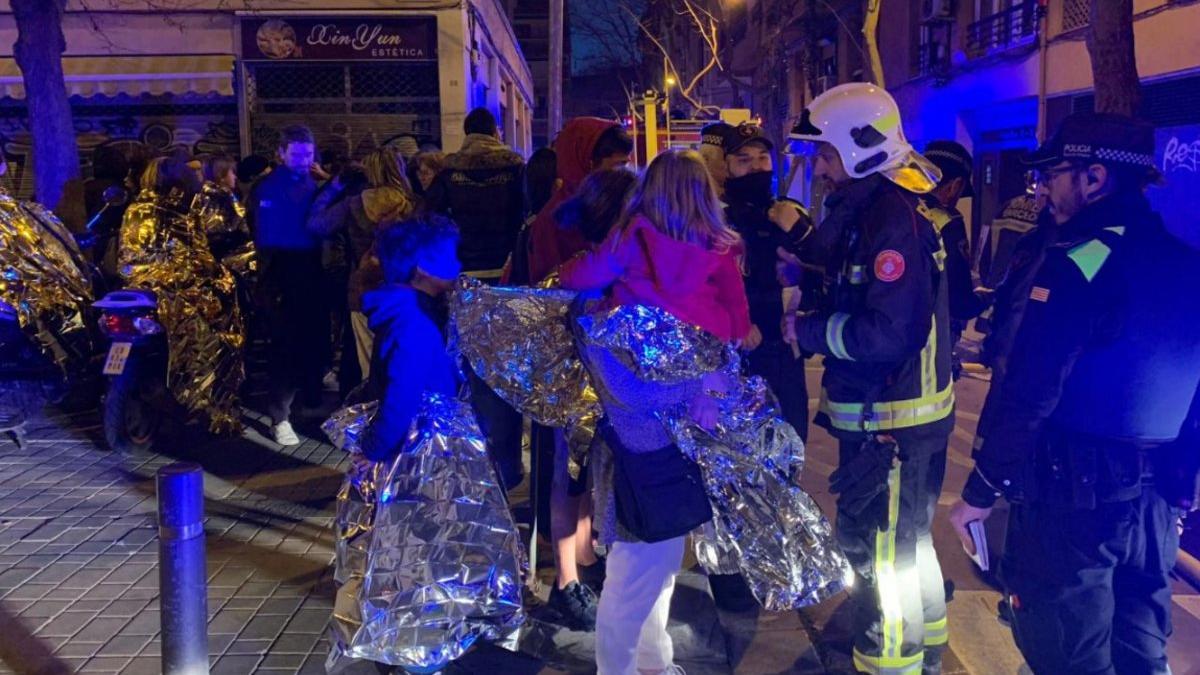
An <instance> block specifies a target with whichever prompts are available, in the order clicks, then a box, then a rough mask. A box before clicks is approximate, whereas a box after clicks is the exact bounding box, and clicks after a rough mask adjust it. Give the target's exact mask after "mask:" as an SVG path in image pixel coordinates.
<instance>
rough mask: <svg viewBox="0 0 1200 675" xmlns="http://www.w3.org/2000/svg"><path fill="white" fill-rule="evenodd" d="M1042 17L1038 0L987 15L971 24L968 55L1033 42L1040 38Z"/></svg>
mask: <svg viewBox="0 0 1200 675" xmlns="http://www.w3.org/2000/svg"><path fill="white" fill-rule="evenodd" d="M1041 20H1042V11H1041V8H1040V7H1039V4H1038V2H1037V0H1026V1H1025V2H1021V3H1019V4H1016V5H1013V6H1012V7H1010V8H1008V9H1006V10H1004V11H1003V12H997V13H996V14H992V15H991V16H985V17H983V18H981V19H980V20H978V21H976V22H974V23H972V24H971V25H970V26H968V27H967V56H969V57H970V58H977V57H980V56H986V55H988V54H993V53H996V52H1002V51H1005V50H1008V49H1011V48H1013V47H1017V46H1020V45H1024V44H1029V43H1030V42H1033V41H1034V40H1035V39H1036V38H1037V33H1038V26H1039V24H1040V22H1041Z"/></svg>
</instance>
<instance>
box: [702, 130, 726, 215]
mask: <svg viewBox="0 0 1200 675" xmlns="http://www.w3.org/2000/svg"><path fill="white" fill-rule="evenodd" d="M732 129H733V125H731V124H728V123H726V122H713V123H712V124H706V125H704V127H703V128H701V129H700V147H699V149H698V152H699V153H700V156H701V157H703V158H704V166H705V168H707V169H708V175H710V176H712V179H713V184H714V185H716V186H717V195H719V196H720V197H721V199H724V198H725V147H724V145H725V137H726V136H727V135H728V134H729V131H730V130H732Z"/></svg>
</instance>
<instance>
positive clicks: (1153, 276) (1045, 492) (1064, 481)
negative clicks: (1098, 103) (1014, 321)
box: [951, 114, 1200, 675]
mask: <svg viewBox="0 0 1200 675" xmlns="http://www.w3.org/2000/svg"><path fill="white" fill-rule="evenodd" d="M1030 162H1031V163H1032V164H1034V165H1035V166H1036V167H1037V170H1038V172H1039V174H1040V176H1039V181H1038V182H1039V184H1040V186H1041V187H1040V189H1041V190H1042V191H1043V192H1044V193H1045V194H1046V196H1047V198H1048V201H1049V209H1050V213H1051V215H1052V216H1053V217H1054V220H1055V222H1056V223H1058V226H1059V232H1058V241H1057V243H1056V244H1055V245H1054V246H1052V247H1050V248H1049V249H1048V250H1047V251H1046V254H1045V259H1044V260H1043V262H1042V264H1041V266H1040V268H1039V269H1038V270H1037V272H1036V274H1035V276H1034V280H1033V284H1032V286H1031V287H1030V290H1029V301H1028V303H1027V305H1026V307H1025V311H1024V316H1023V317H1022V319H1021V325H1020V327H1019V329H1018V330H1017V335H1016V339H1015V341H1014V343H1013V345H1012V350H1011V353H1010V355H1009V358H1008V365H1007V372H1006V374H1005V376H1004V378H1003V380H1002V381H1001V382H999V383H998V385H996V386H994V387H993V389H992V390H991V392H989V394H988V398H987V401H986V403H985V405H984V409H985V413H986V414H985V415H984V418H985V419H986V423H984V424H981V427H980V429H979V432H978V435H977V437H976V439H975V452H974V456H975V468H974V470H973V471H972V472H971V474H970V476H969V478H968V480H967V484H966V487H965V488H964V489H963V493H962V499H963V500H962V501H961V502H959V503H958V504H956V505H955V506H954V508H953V509H952V510H951V523H952V524H953V525H954V527H955V529H956V530H957V531H958V533H959V536H960V537H963V542H964V545H966V546H967V547H968V549H969V548H970V544H969V543H968V542H970V538H969V537H968V536H967V535H966V532H967V525H968V523H970V522H971V521H976V520H978V521H983V520H985V519H986V518H987V517H988V515H989V514H990V512H991V508H992V505H993V504H994V503H995V502H996V500H997V499H999V498H1000V497H1001V496H1003V497H1005V498H1006V499H1007V500H1008V501H1009V502H1010V503H1012V505H1013V506H1012V511H1011V514H1010V520H1009V531H1008V536H1007V542H1006V546H1005V548H1006V551H1005V558H1004V560H1003V561H1002V562H1001V568H1000V577H1001V580H1002V581H1003V582H1004V584H1005V588H1006V591H1007V592H1008V593H1009V596H1010V601H1011V605H1012V607H1013V634H1014V637H1015V639H1016V642H1017V646H1018V647H1019V648H1020V650H1021V652H1022V654H1023V655H1024V656H1025V660H1026V661H1027V662H1028V663H1029V665H1030V667H1031V668H1032V669H1033V671H1034V672H1035V673H1038V674H1042V673H1054V674H1056V675H1057V674H1061V673H1065V674H1071V673H1089V674H1091V673H1096V674H1103V673H1122V674H1124V673H1168V672H1170V671H1169V670H1168V668H1167V656H1166V643H1167V636H1168V635H1170V633H1171V625H1170V615H1171V608H1170V604H1171V584H1170V581H1169V579H1168V576H1167V575H1168V572H1169V571H1170V569H1171V568H1172V566H1173V565H1174V562H1175V554H1176V551H1177V550H1178V546H1179V532H1178V530H1177V529H1176V527H1177V523H1178V520H1179V514H1180V508H1181V507H1186V508H1190V507H1191V506H1192V505H1193V504H1194V497H1195V483H1196V448H1194V447H1192V448H1189V449H1186V451H1185V448H1183V447H1182V446H1181V445H1179V444H1176V443H1174V441H1175V440H1176V438H1177V437H1178V436H1179V434H1180V429H1181V427H1183V425H1184V421H1185V419H1186V416H1187V414H1188V408H1189V405H1190V404H1191V402H1192V401H1193V398H1194V396H1195V395H1196V391H1197V385H1198V384H1200V349H1197V347H1196V344H1197V343H1196V335H1197V333H1198V332H1200V252H1197V251H1194V250H1191V249H1188V248H1187V247H1186V245H1185V244H1183V243H1182V242H1180V241H1179V240H1177V239H1175V238H1173V237H1172V236H1171V235H1170V234H1169V233H1168V232H1167V231H1166V229H1165V228H1164V227H1163V223H1162V219H1161V218H1160V217H1159V216H1158V214H1157V213H1155V212H1154V211H1153V210H1151V208H1150V205H1149V202H1148V201H1147V199H1146V197H1145V194H1144V192H1145V188H1146V187H1147V185H1148V184H1150V183H1151V182H1153V181H1154V180H1156V178H1157V171H1156V170H1155V169H1154V129H1153V128H1152V127H1151V126H1150V125H1148V124H1145V123H1141V122H1137V121H1135V120H1133V119H1130V118H1127V117H1123V116H1118V115H1098V114H1076V115H1072V116H1070V117H1068V118H1067V119H1065V120H1064V121H1063V123H1062V125H1061V126H1060V127H1059V129H1058V131H1057V132H1056V133H1055V134H1054V136H1053V137H1052V138H1051V139H1050V140H1049V141H1047V142H1046V143H1045V144H1044V145H1043V146H1042V147H1041V148H1039V149H1038V150H1037V151H1036V152H1035V153H1034V154H1033V155H1032V157H1031V159H1030Z"/></svg>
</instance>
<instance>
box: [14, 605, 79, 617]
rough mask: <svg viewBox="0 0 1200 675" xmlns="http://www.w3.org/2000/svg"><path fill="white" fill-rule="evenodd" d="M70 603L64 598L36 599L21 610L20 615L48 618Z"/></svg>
mask: <svg viewBox="0 0 1200 675" xmlns="http://www.w3.org/2000/svg"><path fill="white" fill-rule="evenodd" d="M70 605H71V603H70V602H68V601H65V600H38V601H35V602H34V603H33V604H31V605H29V606H28V607H26V608H25V609H23V610H21V611H20V615H21V616H22V617H24V618H27V619H48V618H50V617H53V616H57V615H58V614H59V613H61V612H64V611H66V609H67V607H69V606H70Z"/></svg>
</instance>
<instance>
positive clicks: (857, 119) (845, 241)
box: [781, 83, 954, 673]
mask: <svg viewBox="0 0 1200 675" xmlns="http://www.w3.org/2000/svg"><path fill="white" fill-rule="evenodd" d="M791 138H793V139H796V140H804V141H811V142H815V143H816V144H817V156H816V161H815V163H814V170H813V175H814V180H820V181H822V182H824V183H825V185H824V186H823V187H824V188H825V189H824V190H823V192H824V194H826V195H828V196H827V197H826V201H825V213H826V214H827V215H826V216H825V219H824V221H823V222H822V224H821V226H820V227H819V228H817V231H816V233H815V234H814V235H813V236H812V237H810V239H811V242H810V243H809V244H808V245H806V246H805V247H804V249H803V250H802V251H801V253H802V256H801V257H802V258H807V260H805V262H807V263H809V264H811V265H818V266H822V267H823V268H824V275H823V279H822V283H821V285H820V286H821V288H820V290H819V292H818V293H819V295H820V297H819V298H817V299H816V305H817V309H816V310H815V311H814V312H812V313H809V314H806V315H804V316H800V317H796V316H795V315H793V314H789V315H788V317H787V318H786V320H785V325H784V332H785V335H788V336H789V337H791V338H794V339H795V340H796V341H797V342H798V344H799V346H800V348H801V349H803V350H804V351H806V352H811V353H819V354H823V355H824V357H825V374H824V377H823V380H822V383H821V384H822V387H821V399H820V412H819V414H818V416H817V420H816V421H817V423H818V424H820V425H822V426H824V427H825V428H826V429H828V430H829V432H830V433H831V434H833V435H834V436H835V437H836V438H837V439H838V441H839V460H838V468H837V470H836V471H834V473H833V474H832V476H831V477H830V483H831V491H833V492H834V493H836V494H837V495H838V501H837V524H836V530H837V536H838V541H839V543H840V544H841V545H842V547H843V549H844V550H845V552H846V555H847V557H848V558H849V559H850V562H851V564H852V565H853V566H854V568H855V572H856V576H857V579H856V582H855V583H854V585H853V590H852V594H851V601H852V602H854V603H855V612H854V616H855V619H854V621H855V626H854V631H855V638H854V651H853V658H854V666H855V668H856V669H857V670H858V671H860V672H865V673H921V672H927V673H937V672H941V654H942V650H943V649H944V647H945V645H946V643H947V639H948V633H947V628H946V602H945V593H944V586H943V582H942V574H941V569H940V568H939V567H938V562H937V556H936V554H935V553H934V550H933V540H932V538H931V536H930V524H931V521H932V518H933V512H934V509H935V507H936V505H937V498H938V494H939V493H940V492H941V484H942V478H943V475H944V473H945V466H946V446H947V441H948V439H949V435H950V431H951V430H952V429H953V427H954V388H953V385H952V382H951V373H950V347H951V345H950V343H949V319H948V303H947V297H946V295H947V294H946V282H945V278H944V274H943V272H942V265H941V260H942V259H943V257H944V253H943V251H942V247H941V240H940V238H939V237H938V234H937V231H936V230H935V229H934V225H933V223H932V222H931V221H930V218H929V214H930V209H931V208H932V204H933V200H932V199H931V198H930V197H929V196H928V193H929V192H931V191H932V190H933V189H934V186H935V185H936V184H937V183H938V181H939V180H940V178H941V175H940V172H939V171H938V169H937V167H935V166H934V165H933V164H932V163H930V162H929V161H928V160H926V159H925V158H924V157H922V156H921V155H919V154H918V153H916V152H915V151H914V150H913V148H912V146H911V145H909V143H908V142H907V141H906V140H905V137H904V133H903V130H902V129H901V123H900V112H899V109H898V108H897V107H896V102H895V101H894V100H893V99H892V97H891V96H890V95H889V94H888V93H887V92H886V91H885V90H883V89H881V88H879V87H876V86H874V85H870V84H865V83H853V84H845V85H841V86H838V87H835V88H833V89H831V90H829V91H827V92H825V93H824V94H822V95H821V96H818V97H817V98H816V99H814V100H813V102H812V103H811V104H810V105H809V107H808V108H807V109H806V110H805V111H804V114H803V116H802V117H801V119H800V121H799V123H798V124H797V125H796V127H795V128H794V129H793V130H792V133H791ZM788 260H790V258H788V257H787V256H783V255H781V261H782V262H781V264H786V262H787V261H788ZM810 293H811V291H810Z"/></svg>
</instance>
